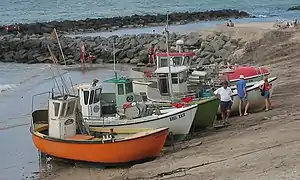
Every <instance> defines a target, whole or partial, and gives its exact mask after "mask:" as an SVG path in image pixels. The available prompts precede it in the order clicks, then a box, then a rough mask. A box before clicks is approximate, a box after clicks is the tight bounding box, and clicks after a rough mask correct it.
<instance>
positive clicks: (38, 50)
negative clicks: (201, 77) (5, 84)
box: [0, 27, 246, 64]
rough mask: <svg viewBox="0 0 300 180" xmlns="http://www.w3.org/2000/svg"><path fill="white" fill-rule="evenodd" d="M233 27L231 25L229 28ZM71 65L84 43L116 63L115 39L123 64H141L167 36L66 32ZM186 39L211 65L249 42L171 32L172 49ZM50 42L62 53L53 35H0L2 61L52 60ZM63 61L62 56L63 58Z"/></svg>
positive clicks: (63, 41) (198, 56) (198, 59)
mask: <svg viewBox="0 0 300 180" xmlns="http://www.w3.org/2000/svg"><path fill="white" fill-rule="evenodd" d="M228 28H230V27H228ZM59 39H60V42H61V46H62V48H63V51H64V54H65V57H66V60H67V63H68V64H76V63H80V61H79V58H80V43H81V42H84V43H85V45H86V52H87V54H88V53H89V52H91V54H92V55H94V56H95V63H99V62H108V63H109V62H113V60H112V59H113V48H112V47H113V42H115V55H116V60H117V61H118V62H119V63H131V64H137V63H140V62H144V63H147V62H148V57H147V49H148V47H149V45H150V44H155V45H157V46H160V49H161V50H162V51H164V50H165V49H166V46H165V36H164V35H162V34H140V35H125V36H120V37H118V36H111V37H109V38H104V37H81V38H71V37H66V36H64V35H60V37H59ZM179 39H182V40H184V42H185V46H184V49H185V50H186V51H194V52H195V53H196V56H195V57H194V58H193V60H194V63H197V64H210V63H215V62H217V63H220V62H229V61H232V60H234V58H236V56H237V55H238V54H236V52H237V53H238V52H240V49H242V48H243V47H244V45H245V43H246V42H244V41H243V40H242V39H234V38H231V37H230V35H227V34H225V33H222V32H217V31H215V32H211V33H209V34H207V33H202V32H193V33H190V34H184V35H183V34H175V33H171V34H170V46H171V48H170V49H171V51H172V50H173V51H174V49H175V42H176V41H177V40H179ZM47 45H49V46H50V47H51V49H52V50H53V52H54V54H55V55H57V56H58V57H59V56H60V53H59V49H58V44H57V41H56V40H52V39H51V38H50V34H44V35H37V34H33V35H27V34H25V35H24V34H17V35H15V34H8V35H2V36H0V47H1V51H0V60H1V61H3V62H17V63H29V64H31V63H48V62H51V61H52V60H51V57H50V54H49V53H48V50H47ZM59 60H60V62H61V63H63V60H62V57H59Z"/></svg>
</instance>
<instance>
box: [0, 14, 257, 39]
mask: <svg viewBox="0 0 300 180" xmlns="http://www.w3.org/2000/svg"><path fill="white" fill-rule="evenodd" d="M245 17H253V16H251V15H250V14H248V13H247V12H245V11H238V10H234V9H223V10H211V11H204V12H181V13H180V12H176V13H171V14H169V24H186V23H190V22H195V21H204V20H216V19H227V18H245ZM165 23H166V15H165V14H157V15H132V16H124V17H113V18H99V19H89V18H88V19H85V20H78V21H70V20H66V21H61V22H58V21H51V22H41V23H31V24H17V25H10V26H8V31H7V30H6V29H5V27H2V28H1V30H0V34H7V33H16V31H19V32H21V33H24V34H30V35H31V34H43V33H51V31H52V29H53V28H56V29H57V30H58V31H61V32H76V31H77V32H78V31H79V32H83V31H84V32H95V31H98V32H99V31H111V30H116V29H119V28H133V27H146V26H159V25H163V24H165ZM17 27H18V28H17Z"/></svg>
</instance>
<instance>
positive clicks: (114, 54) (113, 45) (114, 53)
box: [112, 38, 117, 78]
mask: <svg viewBox="0 0 300 180" xmlns="http://www.w3.org/2000/svg"><path fill="white" fill-rule="evenodd" d="M112 47H113V58H114V73H115V78H117V72H116V52H115V38H113V44H112Z"/></svg>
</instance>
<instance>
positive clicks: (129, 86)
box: [125, 82, 133, 94]
mask: <svg viewBox="0 0 300 180" xmlns="http://www.w3.org/2000/svg"><path fill="white" fill-rule="evenodd" d="M125 91H126V94H128V93H132V92H133V88H132V83H131V82H130V83H126V84H125Z"/></svg>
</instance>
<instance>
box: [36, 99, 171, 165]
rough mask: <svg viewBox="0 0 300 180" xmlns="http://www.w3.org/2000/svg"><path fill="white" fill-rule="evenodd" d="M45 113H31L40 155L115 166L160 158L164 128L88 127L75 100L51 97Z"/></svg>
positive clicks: (165, 136) (163, 140)
mask: <svg viewBox="0 0 300 180" xmlns="http://www.w3.org/2000/svg"><path fill="white" fill-rule="evenodd" d="M48 103H49V104H48V111H47V110H36V111H34V112H33V114H32V116H33V120H32V125H31V128H30V131H31V133H32V140H33V142H34V144H35V146H36V147H37V149H38V150H40V151H41V152H42V153H45V154H47V155H50V156H54V157H59V158H64V159H70V160H79V161H86V162H97V163H102V164H104V165H117V164H124V163H131V162H135V161H141V160H145V159H148V158H155V157H157V156H159V155H160V152H161V149H162V148H163V146H164V144H165V141H166V138H167V135H168V128H159V129H146V128H144V129H127V128H126V129H125V128H115V129H110V128H89V127H88V126H87V125H86V124H85V123H84V122H83V120H82V117H81V113H80V112H79V111H78V97H77V96H72V95H62V96H56V97H54V96H52V98H49V101H48Z"/></svg>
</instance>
